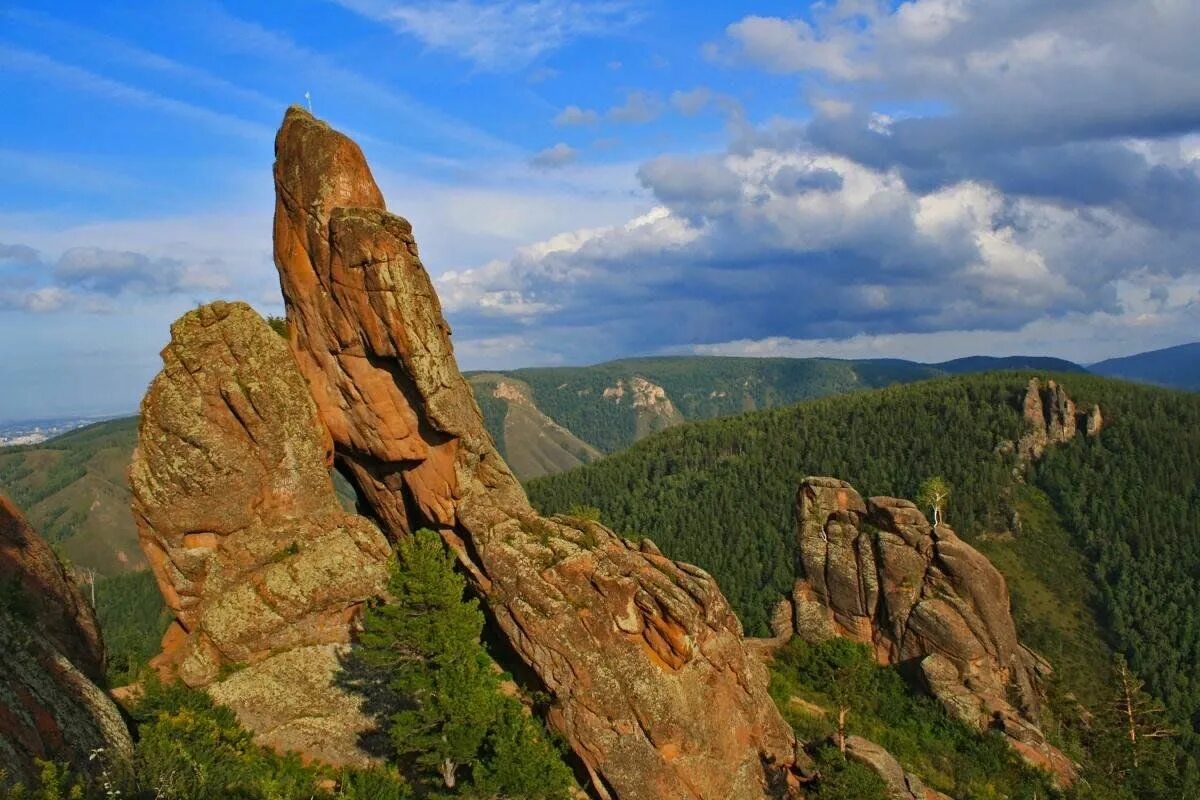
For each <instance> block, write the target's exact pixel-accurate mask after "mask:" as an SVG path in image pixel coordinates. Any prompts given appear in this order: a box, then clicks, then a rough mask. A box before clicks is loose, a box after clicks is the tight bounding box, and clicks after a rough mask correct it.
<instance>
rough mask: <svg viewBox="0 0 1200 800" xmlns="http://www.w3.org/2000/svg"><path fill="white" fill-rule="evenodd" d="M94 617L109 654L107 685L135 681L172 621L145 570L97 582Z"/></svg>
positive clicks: (118, 684) (149, 575)
mask: <svg viewBox="0 0 1200 800" xmlns="http://www.w3.org/2000/svg"><path fill="white" fill-rule="evenodd" d="M96 616H97V617H99V620H100V629H101V632H102V633H103V634H104V646H105V649H106V650H107V651H108V681H109V684H110V685H112V686H123V685H125V684H127V683H131V682H133V681H135V680H137V678H138V675H139V674H140V673H141V671H142V670H143V668H145V666H146V664H147V662H149V660H150V659H151V658H153V657H154V655H155V654H156V653H157V652H158V648H159V643H160V642H161V641H162V635H163V633H164V632H165V631H166V629H167V625H168V624H169V623H170V621H171V614H170V612H169V611H168V610H167V607H166V605H165V604H164V603H163V600H162V595H161V594H160V593H159V591H158V584H157V583H155V581H154V576H153V575H152V574H151V573H150V572H149V571H148V570H147V571H142V572H127V573H124V574H121V575H113V576H112V577H109V578H101V579H99V580H97V581H96Z"/></svg>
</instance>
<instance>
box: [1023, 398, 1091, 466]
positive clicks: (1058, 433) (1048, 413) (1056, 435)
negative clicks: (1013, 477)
mask: <svg viewBox="0 0 1200 800" xmlns="http://www.w3.org/2000/svg"><path fill="white" fill-rule="evenodd" d="M1021 411H1022V416H1023V417H1024V418H1025V421H1026V422H1027V423H1028V430H1027V432H1026V433H1025V435H1024V436H1022V437H1021V439H1020V441H1018V442H1017V454H1018V455H1019V456H1020V458H1021V459H1022V461H1030V460H1034V459H1038V458H1041V456H1042V453H1043V452H1045V450H1046V448H1047V447H1049V446H1051V445H1056V444H1066V443H1067V442H1070V441H1071V440H1072V439H1074V438H1075V434H1076V433H1077V432H1078V430H1079V428H1080V427H1081V426H1082V427H1083V428H1084V430H1086V432H1087V435H1088V436H1096V435H1098V434H1099V433H1100V429H1101V428H1102V427H1103V425H1104V418H1103V416H1102V415H1101V413H1100V406H1098V405H1093V406H1092V408H1091V409H1090V410H1089V411H1087V412H1085V413H1081V412H1077V411H1076V409H1075V401H1073V400H1072V399H1071V397H1070V396H1069V395H1068V394H1067V390H1066V388H1065V387H1063V386H1061V385H1059V384H1058V383H1056V382H1055V381H1046V386H1045V388H1042V384H1041V381H1039V380H1038V379H1037V378H1030V379H1029V386H1028V387H1027V388H1026V390H1025V398H1024V400H1023V402H1022V404H1021Z"/></svg>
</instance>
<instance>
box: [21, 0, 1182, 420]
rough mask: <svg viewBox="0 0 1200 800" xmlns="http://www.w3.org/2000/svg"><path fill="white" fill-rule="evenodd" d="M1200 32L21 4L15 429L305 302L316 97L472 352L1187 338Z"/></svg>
mask: <svg viewBox="0 0 1200 800" xmlns="http://www.w3.org/2000/svg"><path fill="white" fill-rule="evenodd" d="M151 5H152V10H148V9H150V8H151ZM1196 30H1200V7H1198V5H1197V4H1196V3H1194V2H1190V0H1156V1H1155V2H1149V0H1147V2H1133V3H1131V2H1110V1H1109V0H1087V2H1084V1H1083V0H1062V2H1057V3H1044V2H1033V1H1032V0H1003V2H1001V1H1000V0H995V1H989V0H912V1H911V2H906V3H877V2H872V1H871V0H841V2H824V3H818V4H813V5H808V4H804V3H722V4H716V3H705V4H690V3H689V4H683V3H667V2H641V3H635V2H624V1H623V0H599V1H598V2H580V1H579V0H508V1H507V2H498V3H483V2H477V1H476V0H450V2H438V3H431V2H395V0H340V1H339V2H333V1H332V0H330V1H325V0H321V1H318V0H292V2H255V3H233V2H225V3H219V2H173V1H171V0H168V1H167V2H162V3H155V4H144V3H124V2H119V3H86V4H85V3H74V2H53V3H40V2H39V3H21V2H19V1H18V2H12V3H6V4H4V5H3V6H0V97H2V98H3V99H4V103H5V106H6V107H5V111H4V113H3V114H0V387H2V389H0V420H2V419H14V418H15V419H20V418H31V417H39V416H54V415H58V414H75V413H79V414H84V413H118V412H124V411H129V410H132V409H133V408H135V407H136V403H137V401H138V399H139V397H140V395H141V393H142V392H143V390H144V388H145V385H146V383H147V382H148V380H149V379H150V377H152V375H153V374H154V372H155V371H156V370H157V368H158V364H159V361H158V356H157V353H158V350H159V349H161V347H162V346H163V345H164V344H165V343H166V341H167V338H168V335H169V334H168V327H169V324H170V322H171V321H172V320H173V319H174V318H175V317H177V316H178V315H179V314H180V313H182V312H183V311H185V310H186V309H188V308H190V307H193V306H194V305H195V304H197V303H200V302H205V301H208V300H211V299H215V298H239V299H245V300H248V301H250V302H251V303H253V304H254V305H256V306H257V307H258V308H260V309H261V310H262V311H264V312H265V313H279V312H280V310H281V304H280V299H279V294H278V284H277V280H276V278H275V274H274V270H273V267H272V264H271V254H270V215H271V212H272V204H273V201H272V194H271V192H272V187H271V178H270V165H271V160H272V137H273V134H274V130H275V127H276V126H277V125H278V122H279V120H280V119H281V117H282V113H283V109H284V108H285V107H286V106H287V105H288V104H290V103H294V102H303V101H304V97H305V93H306V92H307V93H309V94H310V95H311V98H312V105H313V109H314V111H315V112H316V113H317V115H318V116H322V117H324V118H326V119H328V120H329V121H330V122H331V123H332V124H334V125H335V126H337V127H338V128H340V129H342V130H344V131H346V132H347V133H349V134H350V135H352V136H354V137H355V138H356V139H357V140H358V141H359V142H360V144H361V145H362V146H363V148H364V150H365V151H366V153H367V156H368V158H369V159H370V160H371V163H372V166H373V168H374V170H375V173H376V176H377V178H378V179H379V181H380V183H381V186H382V188H383V190H384V193H385V195H386V197H387V198H388V202H389V207H390V208H391V210H392V211H394V212H396V213H398V214H401V215H403V216H405V217H407V218H409V219H410V220H411V221H412V222H413V224H414V227H415V231H416V234H417V237H418V241H419V242H420V243H421V248H422V254H423V259H424V261H425V264H426V266H427V267H428V269H429V270H430V272H431V274H432V275H433V277H434V281H435V283H436V285H437V286H438V289H439V291H440V293H441V295H442V299H443V304H444V306H445V308H446V311H447V315H448V316H449V318H450V322H451V324H452V326H453V328H454V331H455V342H456V348H457V351H458V354H459V359H460V363H461V364H462V365H463V366H464V367H465V368H483V367H497V368H499V367H514V366H524V365H533V364H551V363H589V362H594V361H598V360H603V359H607V358H613V357H617V356H622V355H630V354H642V353H660V352H668V353H725V354H760V355H804V356H807V355H830V356H845V357H872V356H899V357H908V358H917V359H925V360H940V359H943V358H950V357H955V356H960V355H966V354H971V353H993V354H1006V353H1016V352H1024V353H1045V354H1052V355H1060V356H1064V357H1068V358H1074V359H1077V360H1081V361H1091V360H1097V359H1100V358H1104V357H1107V356H1110V355H1120V354H1125V353H1130V352H1136V351H1139V350H1143V349H1150V348H1154V347H1162V346H1168V345H1173V344H1178V343H1181V342H1184V341H1191V340H1194V339H1196V338H1200V337H1198V336H1197V331H1200V324H1198V323H1200V259H1198V257H1197V254H1198V253H1200V225H1198V224H1197V223H1200V136H1198V132H1200V83H1198V82H1197V81H1196V80H1195V79H1194V76H1195V75H1196V74H1197V73H1198V72H1200V53H1198V51H1197V48H1195V47H1194V42H1193V41H1192V39H1193V38H1194V32H1195V31H1196Z"/></svg>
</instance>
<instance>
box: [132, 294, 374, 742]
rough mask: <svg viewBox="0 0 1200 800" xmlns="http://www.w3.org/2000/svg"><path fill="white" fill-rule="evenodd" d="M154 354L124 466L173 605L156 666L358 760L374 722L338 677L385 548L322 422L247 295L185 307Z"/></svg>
mask: <svg viewBox="0 0 1200 800" xmlns="http://www.w3.org/2000/svg"><path fill="white" fill-rule="evenodd" d="M162 358H163V370H162V372H160V373H159V374H158V376H157V377H156V378H155V379H154V382H153V383H152V384H151V386H150V389H149V391H148V393H147V394H146V398H145V400H143V402H142V415H141V422H140V427H139V431H138V446H137V450H136V451H135V453H134V458H133V465H132V467H131V468H130V482H131V485H132V489H133V510H134V518H135V519H136V521H137V524H138V533H139V536H140V539H141V544H142V549H143V550H144V552H145V553H146V557H147V560H148V561H149V562H150V565H151V568H152V569H153V570H154V576H155V578H156V579H157V581H158V585H159V589H160V590H161V591H162V594H163V597H164V598H165V600H166V603H167V605H168V606H169V607H170V609H171V611H172V612H173V613H174V614H175V621H174V622H173V623H172V625H171V627H170V628H169V629H168V631H167V633H166V636H165V637H164V638H163V653H162V654H161V655H160V656H159V657H158V658H157V659H156V660H155V662H154V663H155V666H157V667H158V668H159V669H160V671H162V672H165V673H168V674H171V675H176V676H178V677H179V678H180V679H182V680H183V681H184V682H185V683H187V684H188V685H189V686H193V687H206V688H207V689H208V691H209V693H210V694H211V695H212V696H213V697H214V698H215V699H216V700H218V701H219V702H221V703H223V704H225V705H227V706H229V707H230V708H232V709H233V710H234V711H235V712H236V713H237V715H238V718H239V719H240V720H241V722H242V723H243V724H244V725H245V726H246V727H247V728H249V729H250V730H252V731H254V732H255V733H256V734H257V740H258V741H259V743H260V744H264V745H267V746H271V747H274V748H276V749H279V750H292V751H298V752H301V753H304V754H305V755H307V756H310V757H313V758H316V759H319V760H322V761H326V762H330V763H335V764H343V763H357V762H362V761H364V760H365V756H364V755H363V753H361V752H360V751H359V749H358V747H357V743H358V735H359V733H360V732H361V731H363V730H365V729H367V728H369V727H370V726H371V724H372V723H371V721H370V720H369V719H368V718H367V717H366V716H364V715H363V714H362V713H361V711H360V708H359V701H358V699H357V698H353V697H351V696H349V695H346V694H344V693H343V692H342V691H341V690H340V689H338V688H335V687H334V686H333V684H332V679H333V676H334V674H335V672H336V671H337V670H338V669H339V666H340V664H339V656H340V654H341V653H342V652H343V650H344V648H345V646H346V643H347V642H348V641H349V639H350V634H351V626H352V624H353V620H354V618H355V615H356V613H357V611H358V609H359V608H360V607H361V605H362V603H363V602H364V601H365V600H367V599H368V598H370V597H373V596H375V595H377V594H379V593H380V592H381V591H382V590H383V586H384V584H385V582H386V576H387V569H388V564H389V563H390V558H391V548H390V546H389V545H388V542H387V540H386V539H385V538H384V537H383V535H382V534H381V533H380V532H379V530H378V529H377V528H376V527H375V526H374V525H373V524H372V523H371V522H369V521H368V520H366V519H364V518H362V517H358V516H356V515H353V514H348V513H346V512H344V511H343V510H342V509H341V507H340V506H339V505H338V502H337V499H336V497H335V495H334V491H333V484H332V482H331V480H330V476H329V471H328V460H329V458H330V455H331V453H330V442H329V435H328V433H327V432H326V430H325V428H324V426H323V425H322V424H321V422H320V420H319V419H318V417H317V412H316V408H315V407H314V406H313V403H312V400H311V399H310V397H309V395H308V391H307V388H306V386H305V384H304V380H303V378H301V376H300V373H299V371H298V370H297V369H296V366H295V362H294V361H293V360H292V358H291V354H290V353H289V352H288V349H287V345H286V344H285V343H284V341H283V339H282V338H281V337H279V336H278V335H277V334H276V333H275V332H273V331H272V330H271V329H270V328H269V327H268V326H267V324H266V322H264V321H263V320H262V318H260V317H259V316H258V315H257V314H256V313H255V312H254V311H253V310H251V309H250V307H249V306H246V305H244V304H240V303H235V304H226V303H214V304H212V305H209V306H204V307H201V308H199V309H197V310H195V311H191V312H189V313H187V314H185V315H184V316H183V317H181V318H180V319H179V320H178V321H177V322H176V323H175V324H174V325H173V326H172V327H171V343H170V344H169V345H168V346H167V347H166V349H164V350H163V352H162Z"/></svg>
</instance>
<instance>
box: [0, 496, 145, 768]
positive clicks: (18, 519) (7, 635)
mask: <svg viewBox="0 0 1200 800" xmlns="http://www.w3.org/2000/svg"><path fill="white" fill-rule="evenodd" d="M0 592H2V596H0V765H3V767H4V768H5V769H6V770H7V772H8V776H7V777H8V778H9V779H10V780H18V781H22V782H31V781H33V780H34V778H35V777H36V775H37V774H38V772H39V769H38V767H37V765H36V764H35V763H34V762H35V759H52V760H57V761H63V762H67V763H69V764H70V765H71V766H72V767H73V768H74V769H76V770H78V771H80V772H90V771H91V770H92V769H93V768H94V767H95V766H96V765H95V763H94V762H92V761H91V760H90V758H89V756H90V754H91V753H92V752H93V751H95V750H97V749H103V750H104V751H105V754H106V757H107V758H108V759H110V760H112V761H115V760H122V759H126V758H128V757H129V756H130V755H131V753H132V745H131V743H130V740H129V731H128V730H127V729H126V728H125V723H124V721H123V720H122V719H121V715H120V713H119V712H118V711H117V708H116V706H115V705H114V704H113V702H112V700H110V699H109V697H108V695H106V694H105V693H104V691H103V690H102V689H100V687H99V686H97V685H96V682H98V681H102V680H103V673H104V648H103V645H102V643H101V641H100V634H99V629H98V627H97V625H96V618H95V615H94V614H93V613H92V609H91V607H90V606H88V605H87V603H86V602H85V601H84V599H83V597H82V596H81V595H80V593H79V590H78V589H77V588H76V586H75V585H74V584H73V583H72V582H71V581H70V579H69V578H68V577H67V574H66V570H65V569H64V568H63V566H62V564H61V563H60V562H59V560H58V558H57V557H56V556H55V555H54V552H53V551H52V550H51V549H50V546H49V545H48V544H46V542H45V541H44V540H43V539H42V538H41V537H40V536H38V535H37V534H36V533H35V532H34V531H33V529H32V528H30V527H29V525H28V524H27V523H26V522H25V520H24V518H23V517H22V516H21V514H20V513H19V512H18V511H17V509H16V507H15V506H13V505H12V504H11V503H10V502H9V501H8V499H7V498H5V497H3V496H0Z"/></svg>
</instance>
